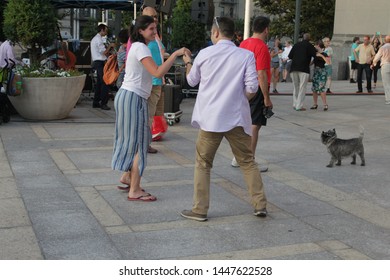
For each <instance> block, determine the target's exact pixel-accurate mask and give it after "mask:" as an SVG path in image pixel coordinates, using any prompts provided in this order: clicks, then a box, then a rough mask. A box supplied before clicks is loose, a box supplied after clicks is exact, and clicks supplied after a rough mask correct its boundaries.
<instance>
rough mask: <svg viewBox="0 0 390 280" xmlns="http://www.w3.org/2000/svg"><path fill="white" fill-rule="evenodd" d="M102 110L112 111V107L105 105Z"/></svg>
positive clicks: (101, 107)
mask: <svg viewBox="0 0 390 280" xmlns="http://www.w3.org/2000/svg"><path fill="white" fill-rule="evenodd" d="M100 109H102V110H107V111H108V110H111V108H110V107H108V106H107V105H106V104H103V105H101V106H100Z"/></svg>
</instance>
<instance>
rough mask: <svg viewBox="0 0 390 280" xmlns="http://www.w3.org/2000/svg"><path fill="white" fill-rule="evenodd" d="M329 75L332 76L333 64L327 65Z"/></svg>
mask: <svg viewBox="0 0 390 280" xmlns="http://www.w3.org/2000/svg"><path fill="white" fill-rule="evenodd" d="M325 70H326V75H327V77H332V65H325Z"/></svg>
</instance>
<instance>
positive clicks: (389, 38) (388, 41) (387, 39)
mask: <svg viewBox="0 0 390 280" xmlns="http://www.w3.org/2000/svg"><path fill="white" fill-rule="evenodd" d="M385 42H386V43H390V35H387V36H386V37H385Z"/></svg>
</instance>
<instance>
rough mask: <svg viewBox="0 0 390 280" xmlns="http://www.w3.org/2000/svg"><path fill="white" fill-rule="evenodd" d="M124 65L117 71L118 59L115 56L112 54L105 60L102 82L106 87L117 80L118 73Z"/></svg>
mask: <svg viewBox="0 0 390 280" xmlns="http://www.w3.org/2000/svg"><path fill="white" fill-rule="evenodd" d="M124 67H125V64H123V65H122V67H121V68H120V69H118V57H117V54H112V55H110V56H109V57H108V58H107V61H106V64H104V68H103V81H104V83H105V84H106V85H112V84H114V83H115V82H116V80H118V77H119V73H120V72H122V70H123V68H124Z"/></svg>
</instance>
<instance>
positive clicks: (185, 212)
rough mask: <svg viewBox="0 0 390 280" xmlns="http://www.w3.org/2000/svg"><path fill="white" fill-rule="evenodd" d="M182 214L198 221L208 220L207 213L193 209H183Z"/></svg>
mask: <svg viewBox="0 0 390 280" xmlns="http://www.w3.org/2000/svg"><path fill="white" fill-rule="evenodd" d="M180 215H181V216H182V217H184V218H186V219H190V220H195V221H198V222H205V221H207V215H202V214H196V213H194V212H192V211H191V210H183V211H181V213H180Z"/></svg>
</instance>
